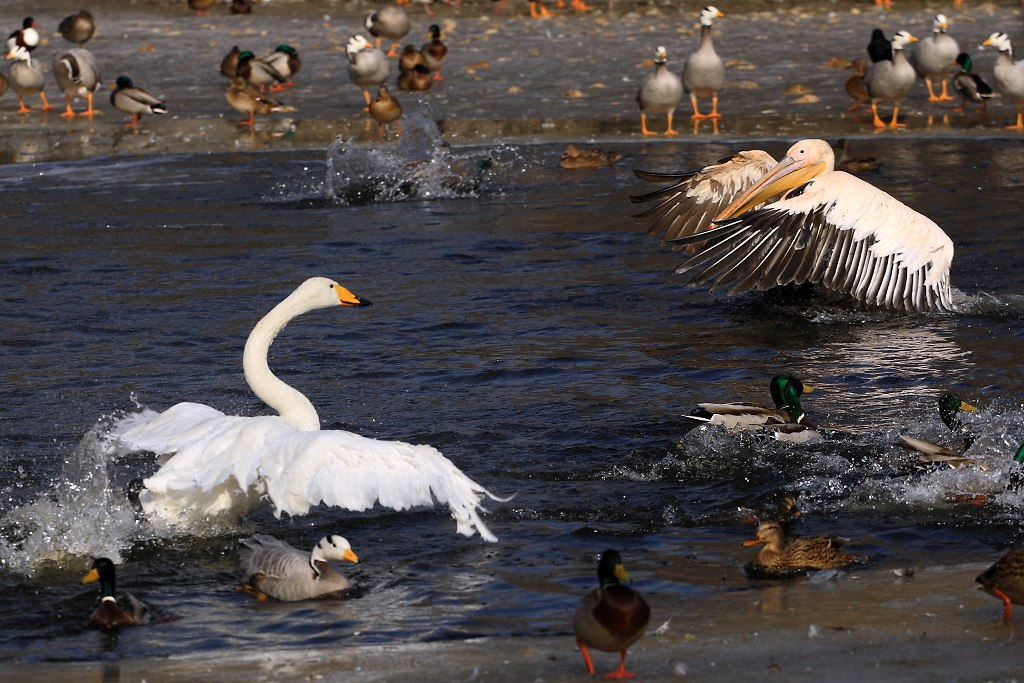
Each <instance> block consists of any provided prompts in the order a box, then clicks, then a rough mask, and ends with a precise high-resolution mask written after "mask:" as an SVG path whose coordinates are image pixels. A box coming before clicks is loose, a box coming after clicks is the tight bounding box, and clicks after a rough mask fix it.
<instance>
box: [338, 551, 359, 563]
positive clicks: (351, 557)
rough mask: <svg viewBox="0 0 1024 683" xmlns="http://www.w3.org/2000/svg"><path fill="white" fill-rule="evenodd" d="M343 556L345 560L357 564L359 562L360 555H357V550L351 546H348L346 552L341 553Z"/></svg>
mask: <svg viewBox="0 0 1024 683" xmlns="http://www.w3.org/2000/svg"><path fill="white" fill-rule="evenodd" d="M341 558H342V559H343V560H348V561H349V562H351V563H352V564H356V563H357V562H359V557H357V556H356V553H355V551H354V550H352V549H351V548H346V549H345V552H343V553H342V554H341Z"/></svg>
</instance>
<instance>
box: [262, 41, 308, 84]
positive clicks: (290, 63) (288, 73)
mask: <svg viewBox="0 0 1024 683" xmlns="http://www.w3.org/2000/svg"><path fill="white" fill-rule="evenodd" d="M260 61H261V62H263V63H264V64H266V65H268V66H269V67H270V68H271V69H273V70H274V71H276V72H277V73H278V74H280V75H281V76H283V77H284V79H285V82H284V83H281V84H280V85H271V86H270V89H271V90H284V89H285V88H291V87H292V86H294V85H295V82H294V81H293V80H292V77H293V76H295V74H297V73H299V69H301V68H302V59H301V58H300V57H299V51H298V50H296V49H295V48H294V47H292V46H291V45H278V46H277V47H275V48H274V51H273V52H271V53H270V54H269V55H267V56H266V57H263V58H262V59H261V60H260Z"/></svg>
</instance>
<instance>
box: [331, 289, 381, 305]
mask: <svg viewBox="0 0 1024 683" xmlns="http://www.w3.org/2000/svg"><path fill="white" fill-rule="evenodd" d="M334 291H335V292H336V293H337V294H338V302H339V303H341V305H342V306H371V305H372V304H371V303H370V300H369V299H360V298H359V297H357V296H356V295H355V294H353V293H352V292H350V291H348V290H347V289H345V288H344V287H342V286H341V285H335V287H334Z"/></svg>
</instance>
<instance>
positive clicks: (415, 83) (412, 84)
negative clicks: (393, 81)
mask: <svg viewBox="0 0 1024 683" xmlns="http://www.w3.org/2000/svg"><path fill="white" fill-rule="evenodd" d="M433 84H434V79H433V78H431V77H430V69H428V68H427V67H426V66H425V65H423V64H417V65H416V66H414V67H413V68H412V69H411V70H409V71H403V72H402V73H400V74H399V75H398V89H399V90H409V91H414V92H425V91H427V90H430V86H431V85H433Z"/></svg>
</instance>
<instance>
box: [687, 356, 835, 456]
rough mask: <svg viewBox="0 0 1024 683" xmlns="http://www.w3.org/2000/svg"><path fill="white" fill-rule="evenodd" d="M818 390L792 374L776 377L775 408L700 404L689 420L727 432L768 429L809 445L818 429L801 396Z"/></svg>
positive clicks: (772, 387) (773, 389)
mask: <svg viewBox="0 0 1024 683" xmlns="http://www.w3.org/2000/svg"><path fill="white" fill-rule="evenodd" d="M812 391H814V388H813V387H812V386H811V385H809V384H804V383H803V382H802V381H801V380H799V379H798V378H796V377H794V376H793V375H790V374H788V373H781V374H778V375H775V376H774V377H772V379H771V382H770V383H769V392H770V393H771V396H772V400H773V401H774V402H775V407H774V408H768V407H765V406H759V405H754V404H752V403H699V404H697V405H698V407H697V408H695V409H694V410H693V411H692V412H691V413H690V414H689V415H687V416H686V417H688V418H690V419H692V420H699V421H701V422H709V423H711V424H716V425H722V426H724V427H725V428H726V429H736V430H744V429H749V428H751V427H766V428H769V429H773V430H774V431H775V434H776V437H777V438H779V439H786V440H794V441H805V440H808V439H809V438H813V437H814V436H817V432H816V431H815V426H814V424H813V423H811V421H810V420H808V419H807V414H806V413H804V409H803V406H801V405H800V396H801V395H802V394H809V393H811V392H812Z"/></svg>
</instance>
